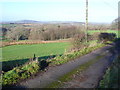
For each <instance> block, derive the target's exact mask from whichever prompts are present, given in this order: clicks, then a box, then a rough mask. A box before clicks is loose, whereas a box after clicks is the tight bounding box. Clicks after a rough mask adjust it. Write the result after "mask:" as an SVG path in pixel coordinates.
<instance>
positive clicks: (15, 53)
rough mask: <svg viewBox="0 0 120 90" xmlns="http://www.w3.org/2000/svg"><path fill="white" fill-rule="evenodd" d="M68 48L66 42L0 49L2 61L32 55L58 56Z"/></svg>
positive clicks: (68, 44)
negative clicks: (0, 50)
mask: <svg viewBox="0 0 120 90" xmlns="http://www.w3.org/2000/svg"><path fill="white" fill-rule="evenodd" d="M69 46H70V43H68V42H65V43H46V44H34V45H13V46H6V47H3V48H2V54H3V57H2V58H3V59H2V61H9V60H19V59H27V58H32V57H33V55H34V54H35V55H36V56H37V57H43V56H50V55H60V54H63V53H64V51H65V49H67V48H68V47H69Z"/></svg>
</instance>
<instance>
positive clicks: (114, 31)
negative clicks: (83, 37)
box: [87, 30, 120, 37]
mask: <svg viewBox="0 0 120 90" xmlns="http://www.w3.org/2000/svg"><path fill="white" fill-rule="evenodd" d="M87 32H88V33H89V34H91V35H92V34H94V33H96V32H100V33H101V32H108V33H116V35H117V37H118V36H119V37H120V32H118V31H117V30H88V31H87Z"/></svg>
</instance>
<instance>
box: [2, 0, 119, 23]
mask: <svg viewBox="0 0 120 90" xmlns="http://www.w3.org/2000/svg"><path fill="white" fill-rule="evenodd" d="M85 2H86V0H0V21H18V20H36V21H77V22H85V17H86V16H85V13H86V12H85ZM88 2H89V3H88V8H89V9H88V21H89V22H102V23H103V22H104V23H111V22H112V21H113V20H114V19H115V18H117V17H118V2H119V0H88Z"/></svg>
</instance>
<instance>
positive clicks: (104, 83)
mask: <svg viewBox="0 0 120 90" xmlns="http://www.w3.org/2000/svg"><path fill="white" fill-rule="evenodd" d="M119 75H120V56H119V57H118V58H117V59H116V60H114V61H113V64H112V65H111V66H110V67H109V68H108V70H107V71H106V73H105V75H104V77H103V80H101V81H100V85H99V88H120V76H119Z"/></svg>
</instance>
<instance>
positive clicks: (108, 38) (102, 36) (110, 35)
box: [99, 33, 116, 42]
mask: <svg viewBox="0 0 120 90" xmlns="http://www.w3.org/2000/svg"><path fill="white" fill-rule="evenodd" d="M115 38H116V34H115V33H100V35H99V40H100V41H103V42H106V41H112V40H114V39H115Z"/></svg>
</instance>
